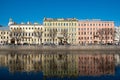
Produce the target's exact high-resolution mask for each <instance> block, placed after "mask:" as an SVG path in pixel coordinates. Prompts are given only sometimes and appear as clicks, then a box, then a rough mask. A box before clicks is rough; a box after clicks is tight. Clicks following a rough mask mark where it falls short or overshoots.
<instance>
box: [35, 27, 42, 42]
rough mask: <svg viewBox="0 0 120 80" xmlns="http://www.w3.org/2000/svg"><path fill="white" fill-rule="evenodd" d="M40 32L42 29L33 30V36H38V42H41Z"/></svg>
mask: <svg viewBox="0 0 120 80" xmlns="http://www.w3.org/2000/svg"><path fill="white" fill-rule="evenodd" d="M42 34H43V31H42V30H36V29H35V31H34V36H35V37H38V39H39V41H40V43H42Z"/></svg>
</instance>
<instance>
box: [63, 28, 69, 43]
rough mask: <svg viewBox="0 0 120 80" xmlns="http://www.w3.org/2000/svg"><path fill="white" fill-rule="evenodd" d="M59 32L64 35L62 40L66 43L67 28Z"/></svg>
mask: <svg viewBox="0 0 120 80" xmlns="http://www.w3.org/2000/svg"><path fill="white" fill-rule="evenodd" d="M61 33H62V35H63V37H64V42H65V43H67V40H68V37H69V36H68V29H63V30H62V32H61Z"/></svg>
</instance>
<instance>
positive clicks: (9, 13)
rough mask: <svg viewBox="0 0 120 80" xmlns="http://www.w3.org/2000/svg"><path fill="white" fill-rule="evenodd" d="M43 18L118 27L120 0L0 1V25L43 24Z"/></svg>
mask: <svg viewBox="0 0 120 80" xmlns="http://www.w3.org/2000/svg"><path fill="white" fill-rule="evenodd" d="M44 17H51V18H73V17H76V18H78V19H102V20H112V21H115V24H116V25H120V0H0V24H1V25H4V26H7V24H8V21H9V18H12V19H13V20H14V21H15V22H17V23H21V22H27V21H30V22H32V23H33V22H38V23H41V24H42V22H43V18H44Z"/></svg>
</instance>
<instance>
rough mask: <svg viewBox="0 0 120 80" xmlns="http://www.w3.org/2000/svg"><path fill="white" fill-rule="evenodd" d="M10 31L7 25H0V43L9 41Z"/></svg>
mask: <svg viewBox="0 0 120 80" xmlns="http://www.w3.org/2000/svg"><path fill="white" fill-rule="evenodd" d="M9 35H10V31H9V28H8V27H0V44H1V45H3V44H7V43H9V39H10V36H9Z"/></svg>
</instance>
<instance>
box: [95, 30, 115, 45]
mask: <svg viewBox="0 0 120 80" xmlns="http://www.w3.org/2000/svg"><path fill="white" fill-rule="evenodd" d="M97 34H98V37H99V39H100V40H101V43H102V41H103V40H105V41H106V42H105V43H108V40H109V38H110V37H109V36H111V37H112V38H113V37H114V30H113V29H112V28H102V29H99V30H98V31H97Z"/></svg>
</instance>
